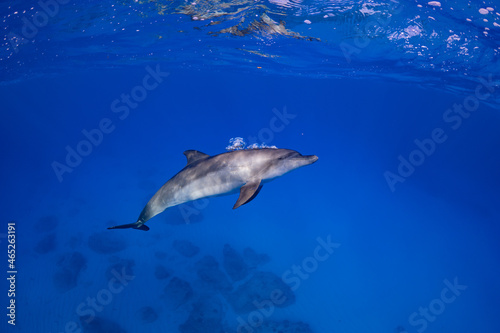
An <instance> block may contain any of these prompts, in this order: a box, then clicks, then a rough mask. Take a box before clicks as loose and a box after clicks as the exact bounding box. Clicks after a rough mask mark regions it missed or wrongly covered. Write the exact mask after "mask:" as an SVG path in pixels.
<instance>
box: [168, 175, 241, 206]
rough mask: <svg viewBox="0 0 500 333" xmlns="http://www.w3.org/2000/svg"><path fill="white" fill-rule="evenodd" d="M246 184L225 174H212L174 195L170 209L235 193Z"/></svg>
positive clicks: (184, 187)
mask: <svg viewBox="0 0 500 333" xmlns="http://www.w3.org/2000/svg"><path fill="white" fill-rule="evenodd" d="M244 184H245V182H243V181H241V180H240V179H239V177H231V176H229V177H228V175H227V173H226V174H224V173H223V172H217V173H211V174H209V175H207V176H205V177H202V178H199V179H196V180H195V181H193V182H191V183H189V184H187V185H186V186H183V187H182V188H181V189H179V190H178V191H176V192H175V193H174V194H173V197H172V198H171V200H170V202H169V203H168V204H169V205H168V206H169V207H171V206H175V205H180V204H182V203H184V202H188V201H192V200H197V199H201V198H206V197H213V196H218V195H224V194H229V193H232V192H234V191H235V190H237V189H239V188H240V187H241V186H243V185H244Z"/></svg>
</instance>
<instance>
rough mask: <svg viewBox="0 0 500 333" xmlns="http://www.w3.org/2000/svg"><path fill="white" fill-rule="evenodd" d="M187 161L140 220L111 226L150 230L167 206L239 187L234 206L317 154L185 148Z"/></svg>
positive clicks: (143, 212) (154, 198)
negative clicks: (212, 152) (209, 152)
mask: <svg viewBox="0 0 500 333" xmlns="http://www.w3.org/2000/svg"><path fill="white" fill-rule="evenodd" d="M184 155H185V156H186V158H187V165H186V166H185V167H184V169H182V170H181V171H179V172H178V173H177V174H176V175H175V176H173V177H172V178H170V180H168V181H167V182H166V183H165V184H164V185H163V186H162V187H161V188H160V189H159V190H158V192H156V194H155V195H154V196H153V197H152V198H151V200H149V202H148V203H147V205H146V207H144V209H143V210H142V212H141V215H139V218H138V219H137V222H134V223H129V224H123V225H118V226H114V227H110V228H108V229H127V228H133V229H139V230H144V231H147V230H149V227H148V226H146V225H145V224H144V223H146V222H147V221H148V220H150V219H151V218H153V217H154V216H156V215H158V214H160V213H161V212H163V211H164V210H165V209H167V208H169V207H173V206H177V205H180V204H182V203H185V202H189V201H193V200H197V199H201V198H207V197H215V196H222V195H228V194H232V193H235V192H237V191H238V189H239V191H240V196H239V197H238V200H237V201H236V203H235V204H234V206H233V209H236V208H238V207H240V206H241V205H244V204H246V203H249V202H250V201H252V200H253V199H254V198H255V197H256V196H257V194H259V192H260V190H261V189H262V185H263V184H264V183H267V182H270V181H271V180H273V179H275V178H277V177H280V176H283V175H284V174H286V173H288V172H290V171H292V170H295V169H297V168H300V167H302V166H305V165H309V164H312V163H314V162H316V161H317V160H318V156H316V155H307V156H304V155H301V154H300V153H298V152H296V151H295V150H290V149H277V148H260V149H245V150H234V151H230V152H226V153H222V154H218V155H215V156H210V155H207V154H204V153H202V152H199V151H197V150H186V151H185V152H184Z"/></svg>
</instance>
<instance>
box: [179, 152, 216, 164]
mask: <svg viewBox="0 0 500 333" xmlns="http://www.w3.org/2000/svg"><path fill="white" fill-rule="evenodd" d="M184 155H186V158H187V164H191V163H193V162H196V161H198V160H201V159H205V158H209V157H210V155H207V154H204V153H202V152H201V151H197V150H186V151H185V152H184Z"/></svg>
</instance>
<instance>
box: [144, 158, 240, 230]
mask: <svg viewBox="0 0 500 333" xmlns="http://www.w3.org/2000/svg"><path fill="white" fill-rule="evenodd" d="M238 171H241V170H238ZM188 172H189V170H187V171H186V173H188ZM186 176H187V177H186ZM245 176H246V175H245V172H243V174H241V172H236V171H235V170H233V171H232V172H231V171H230V170H228V169H227V168H223V169H222V170H218V171H217V172H210V173H208V174H207V175H204V176H202V177H195V178H194V179H193V180H191V181H189V182H179V181H178V180H179V179H184V178H190V177H189V174H188V175H186V174H183V173H182V172H181V173H179V174H177V175H176V176H174V177H173V178H172V179H170V180H169V181H168V182H167V183H165V185H163V186H162V188H160V190H159V191H158V192H156V194H155V195H154V196H153V197H152V198H151V200H150V201H149V202H148V204H147V205H146V207H145V208H144V210H143V211H142V213H141V216H140V219H142V220H143V221H147V220H149V219H151V218H152V217H154V216H155V215H158V214H160V213H161V212H163V211H164V210H165V209H167V208H168V207H173V206H177V205H180V204H183V203H185V202H189V201H193V200H197V199H201V198H206V197H213V196H219V195H225V194H231V193H233V192H235V191H237V190H238V189H239V188H240V187H241V186H243V185H244V184H245V182H246V181H245V180H244V178H245Z"/></svg>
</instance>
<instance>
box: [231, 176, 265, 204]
mask: <svg viewBox="0 0 500 333" xmlns="http://www.w3.org/2000/svg"><path fill="white" fill-rule="evenodd" d="M261 189H262V185H261V183H260V179H258V180H256V181H252V182H248V183H246V184H245V185H243V186H242V187H241V188H240V197H239V198H238V201H236V203H235V204H234V206H233V209H236V208H238V207H240V206H241V205H244V204H246V203H249V202H250V201H252V200H253V199H254V198H255V197H256V196H257V194H259V192H260V190H261Z"/></svg>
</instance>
